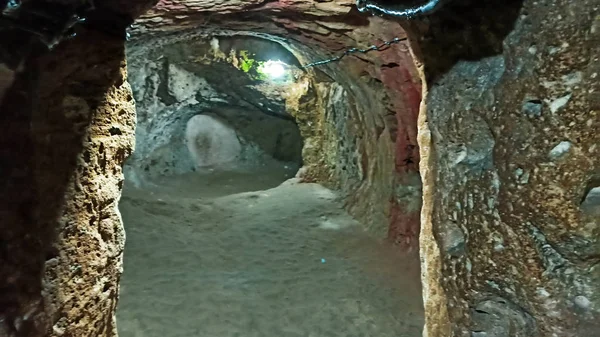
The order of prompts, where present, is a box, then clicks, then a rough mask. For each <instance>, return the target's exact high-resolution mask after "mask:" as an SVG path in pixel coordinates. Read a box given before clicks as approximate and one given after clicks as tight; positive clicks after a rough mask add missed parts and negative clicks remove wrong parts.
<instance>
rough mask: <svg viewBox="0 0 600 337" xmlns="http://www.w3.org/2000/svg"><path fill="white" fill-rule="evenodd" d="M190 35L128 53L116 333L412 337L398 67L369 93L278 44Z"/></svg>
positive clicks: (414, 209) (406, 126)
mask: <svg viewBox="0 0 600 337" xmlns="http://www.w3.org/2000/svg"><path fill="white" fill-rule="evenodd" d="M183 35H184V34H179V35H177V36H179V38H177V37H175V36H168V37H162V38H156V39H147V40H144V39H137V40H133V41H132V42H131V43H130V44H129V46H128V65H129V80H130V83H131V85H132V89H133V91H134V96H135V99H136V105H137V113H138V124H137V131H136V152H135V154H134V155H133V156H132V157H131V158H130V159H129V160H128V162H127V164H126V167H125V172H126V183H125V188H124V192H123V197H122V199H121V204H120V210H121V213H122V217H123V221H124V224H125V229H126V232H127V243H126V248H125V265H124V274H123V277H122V280H121V297H120V302H119V310H118V320H119V324H118V327H119V333H120V335H121V336H122V337H129V336H131V337H135V336H140V335H143V336H161V337H162V336H292V335H297V336H309V335H310V336H313V335H314V336H326V335H327V336H351V335H369V336H398V335H403V336H415V337H416V336H420V335H421V334H422V328H423V305H422V299H421V287H420V274H419V258H418V255H417V254H416V250H417V249H416V248H417V241H418V240H417V238H418V230H419V226H418V225H419V210H420V205H421V204H420V198H421V193H420V191H421V185H420V179H419V174H418V167H417V163H418V148H417V146H416V114H417V112H418V107H419V102H420V83H418V76H416V75H415V74H416V70H415V71H414V72H413V73H412V74H411V71H413V70H414V69H413V68H414V65H413V64H412V60H411V59H410V57H408V56H406V55H408V53H406V54H403V55H405V57H407V58H392V59H389V60H387V61H386V63H385V64H383V63H382V66H381V67H380V69H381V73H379V74H378V75H376V76H374V78H371V79H372V80H364V79H363V78H362V77H360V76H355V75H354V74H355V73H359V72H356V71H355V70H356V69H353V68H352V67H353V66H355V65H356V64H354V63H348V64H344V65H340V66H339V67H340V69H337V70H334V71H331V69H330V70H329V71H328V70H327V69H323V70H324V71H321V70H320V69H311V70H307V69H303V68H302V67H301V66H300V64H301V63H303V62H301V61H299V58H301V59H303V61H305V60H306V59H307V58H308V57H312V58H315V57H323V56H324V54H319V52H318V51H317V52H310V51H307V50H308V49H305V47H306V46H303V45H283V44H281V43H278V42H275V40H276V39H275V38H273V40H269V39H268V38H257V37H248V36H228V35H214V36H213V35H210V36H208V35H193V34H191V35H189V36H187V37H186V38H181V36H183ZM267 37H268V36H267ZM398 50H404V51H406V47H405V46H404V49H402V48H400V49H398ZM357 61H358V62H361V61H359V59H355V60H353V61H351V62H357ZM390 65H392V66H390ZM344 67H346V68H344ZM408 68H410V71H408V70H407V69H408ZM413 75H414V76H413ZM411 81H413V82H411ZM395 85H398V86H401V87H394V86H395ZM394 90H395V91H396V92H397V93H398V95H402V97H401V98H397V97H396V98H394V97H392V98H390V97H389V95H388V94H386V92H389V91H392V92H393V91H394ZM398 107H403V108H402V109H400V111H399V112H398V113H395V112H391V113H390V111H393V110H395V109H396V110H397V109H398ZM407 251H408V252H407Z"/></svg>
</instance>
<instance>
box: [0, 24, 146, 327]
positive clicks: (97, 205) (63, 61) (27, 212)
mask: <svg viewBox="0 0 600 337" xmlns="http://www.w3.org/2000/svg"><path fill="white" fill-rule="evenodd" d="M13 34H14V33H13ZM3 41H6V40H4V39H3ZM89 41H95V43H93V44H91V43H88V42H89ZM34 51H37V49H34ZM124 60H125V50H124V43H123V41H121V40H115V39H113V38H109V37H107V36H105V35H102V34H99V33H93V32H82V33H81V34H80V35H79V36H78V37H76V38H74V39H72V40H70V41H68V42H65V43H63V44H62V45H60V46H59V47H57V49H55V50H53V51H52V52H50V53H43V52H41V53H37V52H36V53H33V54H32V57H30V58H28V59H26V60H24V62H23V65H24V66H23V67H21V70H20V71H17V72H16V76H15V77H14V82H13V83H12V86H11V87H10V89H8V91H7V92H6V93H5V95H4V100H3V101H2V106H1V110H2V114H0V115H1V117H0V118H1V119H2V121H0V129H1V130H0V131H1V132H0V146H1V148H2V150H1V152H0V158H1V160H0V162H1V163H2V166H1V170H2V174H3V176H4V178H3V179H2V183H1V187H2V191H3V192H2V195H1V197H0V198H2V201H1V205H2V208H1V210H0V217H1V218H2V222H1V224H0V232H1V233H2V234H1V240H0V242H1V244H0V257H1V263H0V289H2V293H1V295H0V335H1V336H7V337H15V336H114V335H115V333H116V323H115V318H114V310H115V308H116V305H117V298H118V280H119V278H120V275H121V269H122V252H123V244H124V232H123V227H122V224H121V221H120V216H119V213H118V211H117V203H118V200H119V197H120V189H121V186H122V182H123V175H122V170H121V165H122V164H123V161H124V160H125V158H126V157H127V156H128V155H129V154H130V153H131V150H132V147H133V137H134V130H133V129H134V125H135V111H134V102H133V97H132V95H131V89H130V87H129V84H128V83H127V80H126V69H125V66H126V65H125V61H124ZM16 69H19V68H16Z"/></svg>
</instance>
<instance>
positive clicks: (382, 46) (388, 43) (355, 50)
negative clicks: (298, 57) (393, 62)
mask: <svg viewBox="0 0 600 337" xmlns="http://www.w3.org/2000/svg"><path fill="white" fill-rule="evenodd" d="M406 40H407V38H406V37H404V38H399V37H396V38H394V39H393V40H390V41H385V42H384V43H382V44H380V45H379V46H375V45H373V46H371V47H369V48H366V49H358V48H350V49H348V50H346V51H345V52H344V53H343V54H340V55H338V56H336V57H333V58H330V59H327V60H322V61H317V62H312V63H309V64H306V65H304V66H302V67H303V68H305V69H306V68H310V67H315V66H320V65H323V64H327V63H331V62H337V61H340V60H341V59H342V58H344V57H345V56H347V55H350V54H354V53H362V54H366V53H368V52H370V51H381V50H383V49H387V47H389V46H391V45H393V44H396V43H399V42H402V41H406Z"/></svg>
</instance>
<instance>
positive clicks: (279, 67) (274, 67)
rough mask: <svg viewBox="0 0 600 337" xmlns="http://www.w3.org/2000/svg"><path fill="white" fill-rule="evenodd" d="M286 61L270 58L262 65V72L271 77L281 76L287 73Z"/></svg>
mask: <svg viewBox="0 0 600 337" xmlns="http://www.w3.org/2000/svg"><path fill="white" fill-rule="evenodd" d="M283 65H284V63H283V62H281V61H273V60H269V61H267V62H265V63H264V64H263V65H262V69H260V72H262V73H263V74H265V75H267V76H269V77H270V78H274V79H276V78H281V77H283V75H285V68H284V67H283Z"/></svg>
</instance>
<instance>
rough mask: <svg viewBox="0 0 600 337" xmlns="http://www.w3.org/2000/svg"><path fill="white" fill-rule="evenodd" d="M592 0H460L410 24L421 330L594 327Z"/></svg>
mask: <svg viewBox="0 0 600 337" xmlns="http://www.w3.org/2000/svg"><path fill="white" fill-rule="evenodd" d="M599 8H600V3H599V2H598V1H590V0H588V1H577V2H568V1H558V0H545V1H529V0H525V1H493V0H492V1H486V2H485V6H479V5H475V1H472V2H471V1H467V2H465V3H460V4H459V3H456V4H454V5H449V6H448V7H446V8H445V9H444V10H442V11H440V12H438V13H436V14H435V15H433V16H432V17H430V18H429V19H428V20H427V21H425V20H423V21H422V22H416V23H412V24H411V27H410V29H409V30H410V31H411V34H414V35H413V36H414V37H415V38H414V41H413V47H414V50H415V53H416V55H417V59H418V60H419V62H420V63H421V64H422V70H423V73H424V76H425V78H426V81H427V87H428V92H427V95H426V99H425V103H424V106H423V107H422V109H423V110H422V116H421V121H420V145H421V154H422V156H423V157H422V162H421V172H422V176H423V179H424V185H425V188H424V193H425V197H424V206H423V214H422V220H423V221H422V226H423V230H422V234H421V256H422V259H424V264H423V282H424V288H425V291H424V301H425V305H426V317H427V323H426V335H427V336H431V337H433V336H435V337H443V336H528V337H529V336H540V337H550V336H561V337H562V336H564V337H569V336H580V337H581V336H586V337H588V336H589V337H592V336H596V335H598V331H600V330H599V329H600V325H599V324H598V322H599V320H598V318H599V310H600V302H599V301H600V295H599V294H600V289H599V285H600V276H599V275H600V269H599V268H598V262H600V250H599V249H600V244H599V243H600V241H599V240H600V236H599V235H598V234H599V231H600V218H599V217H598V216H597V213H594V212H591V211H590V209H592V208H596V209H597V207H599V204H598V201H597V200H598V199H595V197H594V196H593V195H595V193H596V192H594V191H595V190H594V189H595V188H597V186H598V173H599V172H600V171H599V170H600V159H599V158H600V156H599V154H600V153H599V151H600V148H599V146H598V145H599V144H600V136H599V134H598V132H597V130H598V129H599V128H600V116H599V114H600V105H599V102H600V101H599V100H598V97H599V94H598V91H599V83H600V82H599V81H598V72H599V71H600V68H599V66H600V63H599V62H598V55H599V54H600V53H599V52H600V43H599V42H600V11H599ZM594 200H595V201H594ZM592 205H593V206H592Z"/></svg>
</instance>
